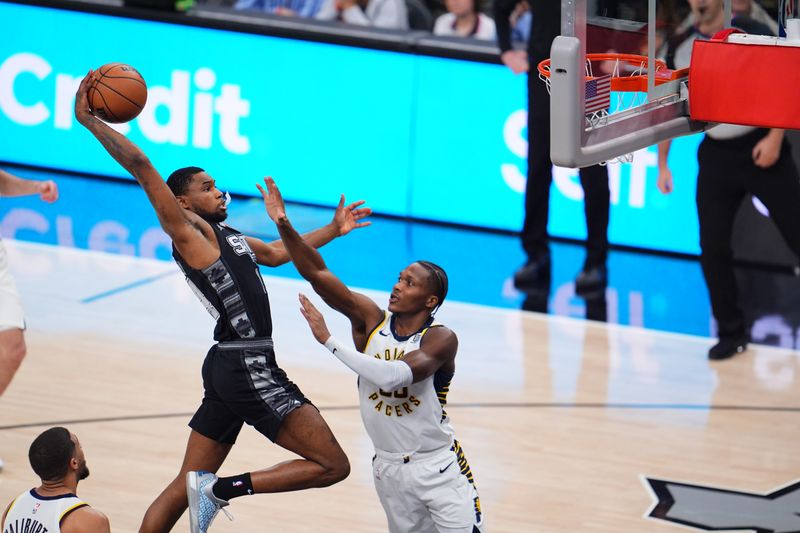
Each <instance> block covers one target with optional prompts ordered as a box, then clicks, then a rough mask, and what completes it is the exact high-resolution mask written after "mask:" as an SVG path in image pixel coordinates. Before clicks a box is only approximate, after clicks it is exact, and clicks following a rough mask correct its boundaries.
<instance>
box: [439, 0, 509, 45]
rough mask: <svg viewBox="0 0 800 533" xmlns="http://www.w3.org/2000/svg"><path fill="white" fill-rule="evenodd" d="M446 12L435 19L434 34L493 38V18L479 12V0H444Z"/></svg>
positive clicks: (484, 38) (494, 33) (488, 39)
mask: <svg viewBox="0 0 800 533" xmlns="http://www.w3.org/2000/svg"><path fill="white" fill-rule="evenodd" d="M444 5H445V7H446V8H447V13H445V14H444V15H442V16H440V17H439V18H437V19H436V24H435V25H434V27H433V33H434V35H442V36H457V37H472V38H474V39H483V40H486V41H490V40H493V39H494V38H495V35H496V34H497V32H496V31H495V27H494V20H492V19H491V17H489V16H488V15H486V14H484V13H481V0H445V2H444Z"/></svg>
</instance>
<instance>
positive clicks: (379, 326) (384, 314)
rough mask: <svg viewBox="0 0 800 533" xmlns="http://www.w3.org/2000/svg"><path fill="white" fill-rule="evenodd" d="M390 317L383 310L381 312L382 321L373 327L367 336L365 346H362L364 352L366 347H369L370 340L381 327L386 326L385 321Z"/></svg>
mask: <svg viewBox="0 0 800 533" xmlns="http://www.w3.org/2000/svg"><path fill="white" fill-rule="evenodd" d="M390 316H391V315H390V314H389V312H388V311H386V310H385V309H384V311H383V320H381V321H380V322H378V325H377V326H375V327H374V328H372V331H370V332H369V335H367V342H366V344H364V349H365V350H366V348H367V346H369V343H370V341H371V340H372V337H374V336H375V334H376V333H377V332H378V331H380V330H381V329H382V328H383V326H384V325H385V324H386V321H387V320H389V317H390Z"/></svg>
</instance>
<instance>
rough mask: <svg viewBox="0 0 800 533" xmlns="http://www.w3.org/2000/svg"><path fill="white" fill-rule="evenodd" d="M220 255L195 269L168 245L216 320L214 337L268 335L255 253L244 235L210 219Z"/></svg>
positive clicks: (269, 324) (266, 306) (264, 297)
mask: <svg viewBox="0 0 800 533" xmlns="http://www.w3.org/2000/svg"><path fill="white" fill-rule="evenodd" d="M211 227H212V228H213V229H214V234H216V236H217V242H218V243H219V250H220V257H219V259H217V260H216V261H215V262H214V263H213V264H212V265H210V266H208V267H206V268H204V269H202V270H196V269H194V268H192V267H190V266H189V265H188V264H186V262H185V261H184V260H183V258H182V257H181V255H180V253H178V250H177V249H175V246H174V245H173V246H172V257H174V258H175V262H176V263H178V266H179V267H181V270H183V273H184V275H185V276H186V281H187V283H189V286H190V287H191V288H192V290H193V291H194V293H195V295H196V296H197V297H198V298H199V299H200V302H201V303H202V304H203V305H204V306H205V307H206V309H207V310H208V312H209V313H210V314H211V316H213V317H214V319H215V320H216V321H217V326H216V328H214V340H216V341H231V340H235V339H250V338H256V337H271V336H272V315H271V313H270V309H269V297H268V296H267V288H266V287H265V286H264V280H263V279H262V278H261V273H260V272H259V270H258V264H257V263H256V256H255V254H254V253H253V251H252V250H251V249H250V246H248V244H247V241H246V240H245V238H244V235H242V234H241V233H239V232H238V231H236V230H235V229H233V228H231V227H229V226H227V225H225V224H223V223H213V224H211Z"/></svg>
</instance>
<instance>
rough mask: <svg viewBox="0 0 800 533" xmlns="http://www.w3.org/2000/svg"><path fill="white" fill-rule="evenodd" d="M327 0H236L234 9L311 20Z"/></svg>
mask: <svg viewBox="0 0 800 533" xmlns="http://www.w3.org/2000/svg"><path fill="white" fill-rule="evenodd" d="M324 2H325V0H236V3H235V4H233V8H234V9H241V10H249V11H261V12H262V13H270V14H272V15H284V16H288V17H305V18H311V17H313V16H315V15H316V14H317V12H319V10H320V8H321V7H322V5H323V3H324Z"/></svg>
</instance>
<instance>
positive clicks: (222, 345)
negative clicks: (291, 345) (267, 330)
mask: <svg viewBox="0 0 800 533" xmlns="http://www.w3.org/2000/svg"><path fill="white" fill-rule="evenodd" d="M245 348H273V349H274V346H273V344H272V339H271V338H270V337H259V338H257V339H237V340H235V341H222V342H218V343H217V349H219V350H242V349H245Z"/></svg>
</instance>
